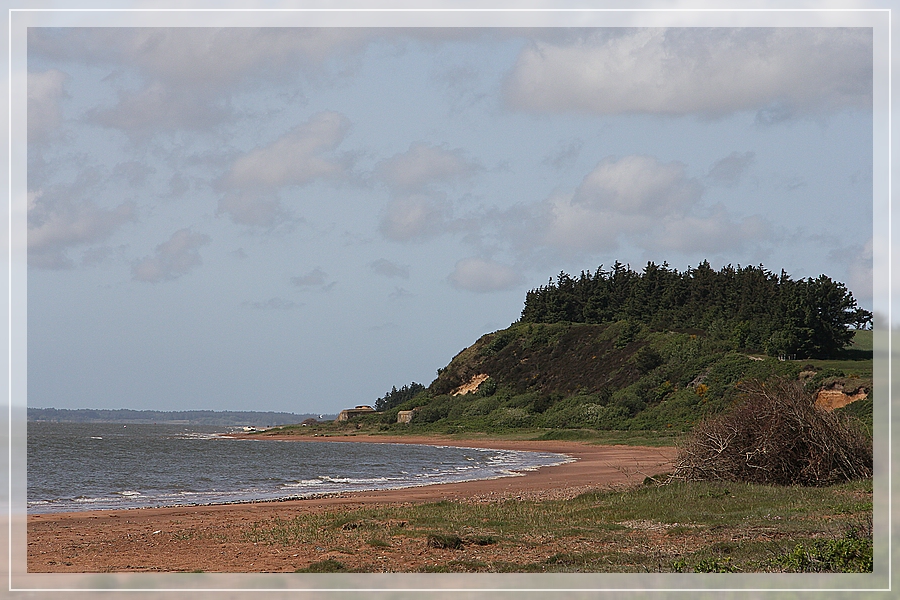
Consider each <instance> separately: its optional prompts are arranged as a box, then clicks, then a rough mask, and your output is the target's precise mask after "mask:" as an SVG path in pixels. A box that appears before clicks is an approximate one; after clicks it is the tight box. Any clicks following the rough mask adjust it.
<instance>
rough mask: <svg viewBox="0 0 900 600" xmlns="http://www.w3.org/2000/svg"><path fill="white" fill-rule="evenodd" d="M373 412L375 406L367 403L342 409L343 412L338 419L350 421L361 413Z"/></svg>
mask: <svg viewBox="0 0 900 600" xmlns="http://www.w3.org/2000/svg"><path fill="white" fill-rule="evenodd" d="M373 412H375V409H374V408H372V407H371V406H365V405H360V406H357V407H356V408H346V409H344V410H342V411H341V413H340V414H339V415H338V418H337V420H338V421H341V422H344V421H349V420H350V419H352V418H353V417H358V416H359V415H368V414H372V413H373Z"/></svg>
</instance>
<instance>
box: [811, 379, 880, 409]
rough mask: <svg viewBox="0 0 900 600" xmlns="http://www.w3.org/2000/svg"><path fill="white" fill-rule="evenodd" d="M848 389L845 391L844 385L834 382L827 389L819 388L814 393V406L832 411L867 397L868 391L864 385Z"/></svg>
mask: <svg viewBox="0 0 900 600" xmlns="http://www.w3.org/2000/svg"><path fill="white" fill-rule="evenodd" d="M848 391H849V393H848ZM848 391H845V390H844V386H843V385H841V384H835V385H834V386H833V387H831V388H829V389H822V390H819V391H818V393H817V394H816V406H818V407H820V408H824V409H825V410H828V411H832V410H836V409H838V408H843V407H845V406H847V405H848V404H850V403H851V402H856V401H857V400H864V399H865V398H868V397H869V392H868V390H866V388H864V387H859V388H856V389H853V390H848Z"/></svg>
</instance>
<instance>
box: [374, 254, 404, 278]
mask: <svg viewBox="0 0 900 600" xmlns="http://www.w3.org/2000/svg"><path fill="white" fill-rule="evenodd" d="M369 267H370V268H371V269H372V270H373V271H375V272H376V273H378V274H379V275H382V276H384V277H399V278H400V279H409V265H398V264H397V263H394V262H391V261H389V260H388V259H386V258H379V259H378V260H376V261H372V262H370V263H369Z"/></svg>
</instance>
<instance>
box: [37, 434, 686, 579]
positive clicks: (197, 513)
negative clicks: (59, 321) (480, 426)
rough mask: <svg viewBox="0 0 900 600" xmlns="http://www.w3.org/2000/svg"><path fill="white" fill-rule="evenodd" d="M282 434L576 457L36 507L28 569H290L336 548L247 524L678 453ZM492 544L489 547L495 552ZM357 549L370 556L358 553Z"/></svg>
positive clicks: (634, 467) (614, 470)
mask: <svg viewBox="0 0 900 600" xmlns="http://www.w3.org/2000/svg"><path fill="white" fill-rule="evenodd" d="M242 437H243V436H242ZM253 437H257V436H253ZM279 439H296V440H297V441H298V443H304V442H306V443H327V442H329V441H340V442H347V441H356V442H372V443H404V444H430V445H442V446H464V447H475V448H496V449H503V450H535V451H540V452H558V453H561V454H566V455H568V456H570V457H572V458H575V459H576V460H575V461H574V462H570V463H566V464H563V465H557V466H553V467H543V468H541V469H538V470H537V471H530V472H526V473H525V474H523V475H522V476H518V477H504V478H500V479H491V480H481V481H469V482H463V483H450V484H437V485H429V486H423V487H415V488H404V489H397V490H379V491H370V492H354V493H346V494H339V495H333V496H327V497H318V498H309V499H301V500H286V501H278V502H257V503H245V504H224V505H209V506H188V507H169V508H140V509H133V510H109V511H92V512H78V513H60V514H41V515H29V517H28V571H29V572H34V573H37V572H43V573H48V572H82V573H83V572H134V571H152V572H160V571H195V570H202V571H205V572H237V573H249V572H293V571H295V570H296V569H297V568H303V567H306V566H308V565H309V564H311V563H313V562H316V561H321V560H324V559H327V558H329V556H328V549H325V548H321V547H316V546H309V547H285V546H282V545H280V544H271V545H270V544H264V543H253V542H252V541H250V540H249V539H248V537H247V536H246V535H244V534H243V533H244V532H246V531H247V530H248V529H250V528H251V527H252V526H253V525H254V524H255V523H264V522H269V521H272V520H274V519H282V520H291V519H294V518H296V517H299V516H303V515H311V514H314V513H319V512H323V511H329V512H334V511H341V510H353V509H357V508H361V507H367V506H383V505H390V504H397V505H403V504H409V503H421V502H438V501H441V500H449V501H459V502H471V503H479V502H495V501H501V500H504V499H511V498H512V499H522V500H536V501H541V500H554V499H564V498H572V497H575V496H577V495H579V494H581V493H584V492H587V491H591V490H597V489H609V488H616V487H629V486H632V485H638V484H640V483H642V482H643V480H644V478H645V477H647V476H650V475H656V474H659V473H663V472H666V471H668V470H669V469H670V468H671V461H672V460H673V459H674V457H675V448H671V447H663V448H648V447H639V446H597V445H590V444H585V443H580V442H566V441H525V440H521V441H520V440H490V439H474V440H471V439H470V440H456V439H449V438H446V439H445V438H440V437H407V436H403V437H387V436H363V435H359V436H335V437H328V438H322V437H319V438H312V437H309V436H299V437H296V438H288V437H287V436H280V437H279ZM413 541H415V540H409V544H407V546H409V547H408V548H406V549H404V548H397V549H396V550H395V551H392V552H391V553H390V554H391V555H392V556H391V564H390V565H384V566H385V567H386V570H393V571H404V570H413V569H414V568H415V564H416V560H415V556H413V555H415V554H416V553H421V552H422V548H418V546H416V545H415V544H413V543H412V542H413ZM406 542H407V540H404V543H406ZM421 545H424V542H422V544H421ZM490 548H491V547H487V548H485V549H484V551H486V552H489V551H490ZM499 550H500V549H499V548H498V549H497V551H499ZM360 553H362V554H365V553H369V554H371V555H372V556H371V557H368V556H360V555H359V554H360ZM354 554H355V556H354V561H355V562H359V561H360V560H361V561H363V562H362V563H360V564H363V565H370V566H371V569H370V570H384V569H380V568H379V565H381V564H382V563H383V560H384V558H383V557H382V558H379V557H378V556H376V555H384V554H386V553H385V551H384V549H383V548H378V547H371V546H362V547H360V548H357V549H355V553H354ZM407 554H409V556H407ZM379 561H381V562H379Z"/></svg>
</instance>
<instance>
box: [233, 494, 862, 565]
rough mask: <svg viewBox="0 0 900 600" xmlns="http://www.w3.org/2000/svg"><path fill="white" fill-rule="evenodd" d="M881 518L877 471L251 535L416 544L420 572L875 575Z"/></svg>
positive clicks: (372, 514)
mask: <svg viewBox="0 0 900 600" xmlns="http://www.w3.org/2000/svg"><path fill="white" fill-rule="evenodd" d="M871 523H872V480H871V479H863V480H854V481H849V482H844V483H841V484H836V485H832V486H825V487H802V486H774V485H761V484H750V483H733V482H727V483H726V482H698V481H671V482H669V483H667V484H665V485H643V486H637V487H634V488H630V489H627V490H601V491H594V492H589V493H585V494H582V495H580V496H577V497H576V498H573V499H568V500H546V501H530V500H513V499H509V500H503V501H497V502H465V501H442V502H431V503H422V504H403V505H386V506H375V507H367V508H360V509H351V510H339V511H326V512H322V513H317V514H304V515H302V516H298V517H296V518H294V519H272V520H268V521H264V522H258V523H255V524H253V526H252V527H251V528H250V529H249V530H247V531H246V532H245V539H247V540H248V541H253V542H255V543H267V544H278V545H281V544H283V545H294V546H296V545H301V544H315V545H317V546H321V547H331V548H334V547H338V546H340V547H342V548H347V549H349V550H351V552H348V554H347V555H348V556H352V558H353V559H354V560H357V559H358V560H363V558H364V557H365V556H366V555H367V553H371V552H376V551H383V550H384V549H386V548H387V547H388V546H390V547H391V548H392V550H391V551H392V552H395V553H404V552H410V549H413V550H412V552H413V554H414V558H413V559H412V560H411V561H407V562H406V563H404V565H405V566H404V567H403V568H402V570H405V571H419V572H469V571H477V572H522V573H525V572H685V573H688V572H706V573H713V572H714V573H727V572H801V571H805V572H826V571H834V572H847V571H852V572H866V569H869V570H870V569H871V567H870V565H871V553H872V550H871V549H872V528H871ZM416 548H418V550H415V549H416ZM398 556H399V555H398ZM348 564H350V563H348ZM359 568H360V567H359V566H358V565H356V566H355V567H354V569H356V570H358V569H359Z"/></svg>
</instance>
